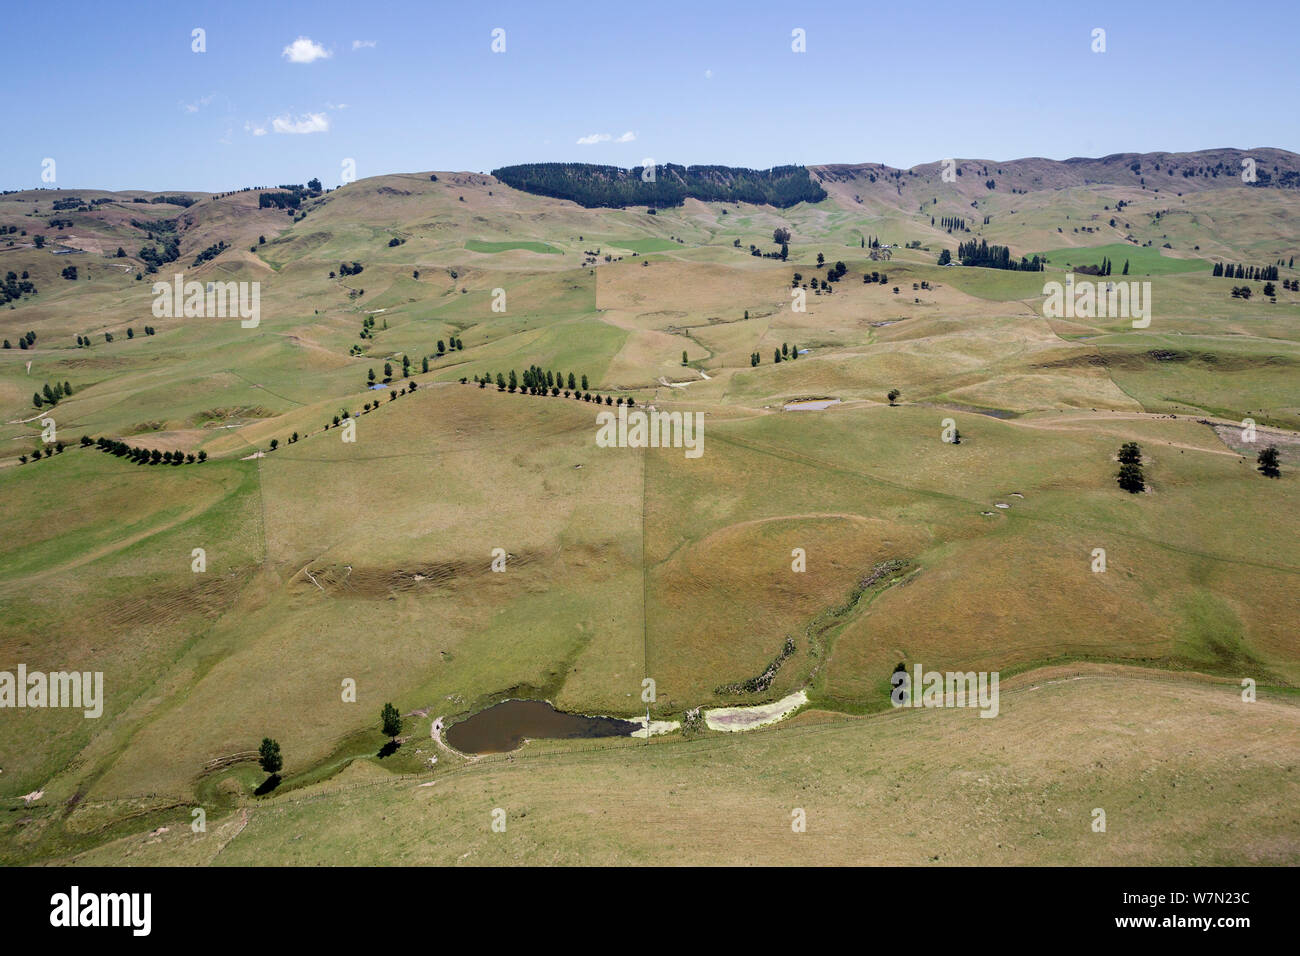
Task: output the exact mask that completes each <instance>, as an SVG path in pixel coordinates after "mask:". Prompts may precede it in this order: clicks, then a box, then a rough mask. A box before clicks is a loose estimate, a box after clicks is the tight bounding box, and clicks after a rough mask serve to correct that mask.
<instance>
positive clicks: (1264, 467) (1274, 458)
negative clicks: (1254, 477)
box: [1255, 445, 1282, 478]
mask: <svg viewBox="0 0 1300 956" xmlns="http://www.w3.org/2000/svg"><path fill="white" fill-rule="evenodd" d="M1255 462H1256V464H1257V465H1258V466H1259V472H1260V474H1262V475H1264V476H1265V477H1268V478H1280V477H1282V469H1281V468H1280V467H1278V454H1277V448H1276V446H1274V445H1269V446H1268V447H1267V448H1265V449H1264V450H1263V451H1261V452H1260V453H1259V456H1258V457H1257V458H1256V459H1255Z"/></svg>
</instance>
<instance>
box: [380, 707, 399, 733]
mask: <svg viewBox="0 0 1300 956" xmlns="http://www.w3.org/2000/svg"><path fill="white" fill-rule="evenodd" d="M379 719H380V721H381V722H382V724H383V731H384V736H385V737H389V738H394V737H400V736H401V734H402V715H401V714H399V713H398V712H397V708H396V707H394V706H393V705H392V704H384V709H383V711H381V712H380V714H379Z"/></svg>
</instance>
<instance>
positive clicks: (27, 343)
mask: <svg viewBox="0 0 1300 956" xmlns="http://www.w3.org/2000/svg"><path fill="white" fill-rule="evenodd" d="M35 344H36V333H35V332H32V331H31V330H28V332H27V334H26V335H20V336H18V345H19V347H20V348H22V349H24V350H26V349H29V348H31V347H32V346H33V345H35ZM4 347H5V348H7V349H11V348H13V346H12V345H10V344H9V340H8V339H5V346H4Z"/></svg>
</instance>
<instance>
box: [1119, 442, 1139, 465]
mask: <svg viewBox="0 0 1300 956" xmlns="http://www.w3.org/2000/svg"><path fill="white" fill-rule="evenodd" d="M1116 457H1117V458H1118V459H1119V463H1120V464H1121V465H1137V466H1139V467H1141V465H1142V449H1141V447H1139V445H1138V443H1137V442H1135V441H1130V442H1125V443H1124V444H1123V445H1120V448H1119V455H1117V456H1116Z"/></svg>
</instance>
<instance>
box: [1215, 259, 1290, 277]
mask: <svg viewBox="0 0 1300 956" xmlns="http://www.w3.org/2000/svg"><path fill="white" fill-rule="evenodd" d="M1211 274H1212V275H1216V276H1222V277H1223V278H1225V279H1259V280H1261V281H1262V280H1265V279H1269V280H1273V281H1277V278H1278V275H1277V266H1243V265H1242V264H1241V263H1240V262H1238V263H1237V264H1236V265H1233V264H1232V263H1230V262H1229V263H1227V264H1226V265H1225V264H1224V263H1222V262H1216V263H1215V264H1214V269H1213V270H1212V273H1211Z"/></svg>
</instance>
